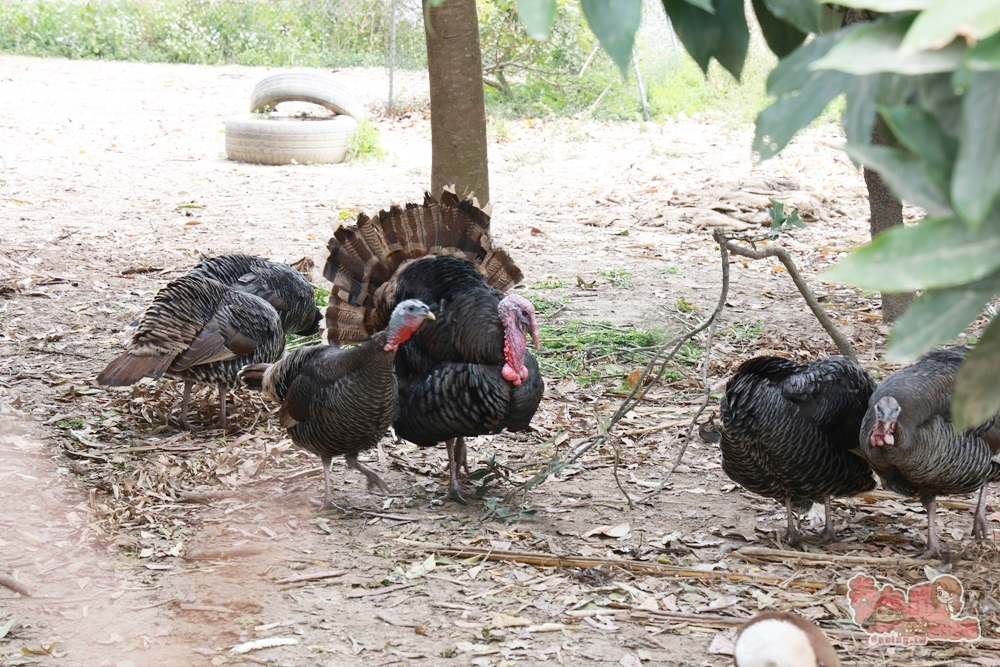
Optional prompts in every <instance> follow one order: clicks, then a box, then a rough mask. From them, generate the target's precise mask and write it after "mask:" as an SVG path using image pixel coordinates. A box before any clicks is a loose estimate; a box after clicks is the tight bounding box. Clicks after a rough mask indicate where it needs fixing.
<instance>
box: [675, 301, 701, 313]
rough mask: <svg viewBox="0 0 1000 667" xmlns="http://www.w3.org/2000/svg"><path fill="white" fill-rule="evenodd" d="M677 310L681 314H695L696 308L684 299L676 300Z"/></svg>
mask: <svg viewBox="0 0 1000 667" xmlns="http://www.w3.org/2000/svg"><path fill="white" fill-rule="evenodd" d="M677 310H679V311H680V312H682V313H697V312H698V306H696V305H694V304H693V303H691V302H690V301H688V300H687V299H685V298H684V297H681V298H679V299H677Z"/></svg>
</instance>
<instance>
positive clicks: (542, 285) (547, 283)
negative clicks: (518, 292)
mask: <svg viewBox="0 0 1000 667" xmlns="http://www.w3.org/2000/svg"><path fill="white" fill-rule="evenodd" d="M560 287H566V286H565V285H563V283H562V281H561V280H543V281H541V282H538V283H535V284H534V285H532V286H531V289H559V288H560Z"/></svg>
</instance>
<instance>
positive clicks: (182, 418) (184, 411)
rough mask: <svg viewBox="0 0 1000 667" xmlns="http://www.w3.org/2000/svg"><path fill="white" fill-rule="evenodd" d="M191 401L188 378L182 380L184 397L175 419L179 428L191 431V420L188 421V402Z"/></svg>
mask: <svg viewBox="0 0 1000 667" xmlns="http://www.w3.org/2000/svg"><path fill="white" fill-rule="evenodd" d="M190 401H191V382H190V381H188V380H185V381H184V397H183V398H182V399H181V414H180V415H179V416H178V417H177V421H178V422H180V424H181V428H183V429H184V430H185V431H193V430H194V429H193V428H191V422H189V421H188V403H189V402H190Z"/></svg>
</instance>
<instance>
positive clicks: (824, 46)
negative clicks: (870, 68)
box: [767, 27, 854, 97]
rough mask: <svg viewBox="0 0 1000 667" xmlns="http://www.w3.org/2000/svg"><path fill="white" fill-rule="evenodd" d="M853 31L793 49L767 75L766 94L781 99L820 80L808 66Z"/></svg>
mask: <svg viewBox="0 0 1000 667" xmlns="http://www.w3.org/2000/svg"><path fill="white" fill-rule="evenodd" d="M853 29H854V28H853V27H851V28H846V29H845V30H843V31H842V32H837V33H831V34H829V35H820V36H818V37H817V38H816V39H814V40H812V41H811V42H809V43H808V44H803V45H802V46H800V47H799V48H797V49H795V51H793V52H792V54H791V55H789V56H786V57H785V58H782V59H781V61H780V62H779V63H778V65H777V66H776V67H775V68H774V69H773V70H771V73H770V74H768V75H767V94H768V95H773V96H774V97H781V96H782V95H787V94H789V93H794V92H796V91H798V90H801V88H802V87H803V86H804V85H806V84H807V83H808V82H810V81H813V80H815V79H818V78H820V77H821V76H822V75H823V73H822V72H817V71H815V70H813V69H811V67H810V65H812V63H814V62H815V61H817V60H819V59H820V58H822V57H823V56H825V55H826V54H827V53H829V51H830V49H832V48H833V47H834V46H836V45H837V42H839V41H840V40H841V39H844V38H845V37H846V35H849V34H850V33H851V31H852V30H853Z"/></svg>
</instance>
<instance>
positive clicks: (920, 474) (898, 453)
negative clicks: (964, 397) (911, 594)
mask: <svg viewBox="0 0 1000 667" xmlns="http://www.w3.org/2000/svg"><path fill="white" fill-rule="evenodd" d="M967 353H968V349H967V348H965V347H950V348H942V349H937V350H933V351H931V352H928V353H927V354H926V355H924V356H923V357H921V358H920V359H919V360H918V361H917V362H916V363H914V364H913V365H911V366H907V367H906V368H903V369H901V370H899V371H896V372H895V373H893V374H892V375H890V376H889V377H887V378H886V379H884V380H882V383H881V384H879V386H878V389H876V390H875V393H874V394H872V397H871V401H870V404H869V408H868V413H867V414H866V415H865V419H864V424H863V425H862V428H861V436H860V445H861V452H862V454H863V455H864V457H865V458H866V459H867V460H868V462H869V463H870V464H871V466H872V468H873V469H874V470H875V472H877V473H878V475H879V477H881V478H882V483H883V485H884V486H886V487H887V488H889V489H891V490H893V491H896V492H897V493H902V494H903V495H907V496H919V498H920V502H922V503H923V504H924V507H926V508H927V551H926V552H925V553H924V556H925V557H928V558H930V557H942V556H944V554H945V550H944V548H943V547H942V545H941V542H940V540H939V539H938V537H937V531H936V527H935V510H936V509H937V502H936V500H935V498H936V497H937V496H941V495H951V494H956V493H973V492H975V491H979V502H978V504H977V505H976V511H975V518H974V519H973V524H972V534H973V535H974V536H975V537H976V538H977V539H983V538H984V537H986V533H987V523H986V494H987V488H988V484H989V483H990V482H995V481H997V480H998V479H1000V463H998V462H997V461H996V460H994V457H996V456H997V454H998V453H1000V419H998V418H997V417H993V418H991V419H989V420H988V421H986V422H985V423H983V424H979V425H978V426H976V427H974V428H970V429H969V430H967V431H963V432H959V431H957V430H956V429H955V426H954V425H953V424H952V421H951V398H952V393H953V389H954V385H955V374H956V373H957V372H958V369H959V367H960V366H961V365H962V361H963V360H964V359H965V355H966V354H967Z"/></svg>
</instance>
